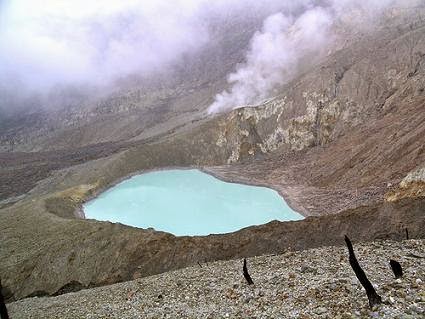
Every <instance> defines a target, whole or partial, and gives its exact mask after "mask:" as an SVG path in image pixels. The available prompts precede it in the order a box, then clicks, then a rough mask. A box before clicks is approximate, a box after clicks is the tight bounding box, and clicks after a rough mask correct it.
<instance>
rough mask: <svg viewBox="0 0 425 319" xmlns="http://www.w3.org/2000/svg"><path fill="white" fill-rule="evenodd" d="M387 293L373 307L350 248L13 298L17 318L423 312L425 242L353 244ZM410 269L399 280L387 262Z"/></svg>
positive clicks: (419, 314)
mask: <svg viewBox="0 0 425 319" xmlns="http://www.w3.org/2000/svg"><path fill="white" fill-rule="evenodd" d="M354 250H355V252H356V254H357V258H358V260H359V262H360V264H361V266H362V267H363V269H364V270H365V272H366V274H367V275H368V277H369V279H370V280H371V282H372V283H373V285H374V286H375V288H376V290H377V292H378V294H380V295H381V297H382V299H383V303H382V305H380V306H378V307H376V308H374V309H370V308H369V306H368V300H367V297H366V294H365V292H364V290H363V288H362V286H361V285H360V283H359V282H358V280H357V279H356V277H355V274H354V272H353V271H352V269H351V267H350V265H349V263H348V253H347V249H346V248H345V247H342V246H341V247H323V248H318V249H310V250H304V251H300V252H293V251H285V252H283V253H282V254H280V255H268V256H260V257H253V258H249V259H248V270H249V272H250V274H251V277H252V279H253V281H254V285H251V286H249V285H247V284H246V282H245V280H244V278H243V276H242V260H231V261H220V262H214V263H208V264H199V265H197V266H193V267H189V268H185V269H181V270H177V271H172V272H167V273H163V274H160V275H156V276H151V277H146V278H142V279H138V280H135V281H129V282H125V283H120V284H115V285H111V286H106V287H100V288H93V289H89V290H82V291H79V292H75V293H69V294H65V295H61V296H58V297H50V298H49V297H46V298H29V299H24V300H21V301H17V302H14V303H11V304H8V308H9V311H10V315H11V317H12V318H406V319H407V318H425V240H406V241H403V242H394V241H375V242H372V243H367V244H365V243H362V244H356V243H354ZM390 259H395V260H398V261H399V262H400V263H401V265H402V267H403V271H404V276H403V277H402V278H401V279H395V278H394V275H393V273H392V271H391V268H390V266H389V260H390Z"/></svg>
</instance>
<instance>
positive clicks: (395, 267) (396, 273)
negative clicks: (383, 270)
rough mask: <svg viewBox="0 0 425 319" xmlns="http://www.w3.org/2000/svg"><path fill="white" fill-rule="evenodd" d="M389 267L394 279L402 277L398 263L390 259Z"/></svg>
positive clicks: (401, 270) (401, 269)
mask: <svg viewBox="0 0 425 319" xmlns="http://www.w3.org/2000/svg"><path fill="white" fill-rule="evenodd" d="M390 266H391V269H392V270H393V273H394V276H395V278H396V279H397V278H401V277H403V268H401V265H400V263H399V262H398V261H396V260H393V259H391V260H390Z"/></svg>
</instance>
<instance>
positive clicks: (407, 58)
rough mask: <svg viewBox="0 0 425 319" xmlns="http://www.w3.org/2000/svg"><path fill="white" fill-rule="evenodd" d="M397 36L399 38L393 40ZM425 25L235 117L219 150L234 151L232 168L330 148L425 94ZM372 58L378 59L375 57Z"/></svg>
mask: <svg viewBox="0 0 425 319" xmlns="http://www.w3.org/2000/svg"><path fill="white" fill-rule="evenodd" d="M394 32H396V34H397V37H395V38H391V35H393V34H394ZM424 33H425V23H424V22H422V23H419V22H418V23H416V24H414V26H412V25H411V24H409V25H407V26H406V25H402V26H399V30H398V31H394V30H393V31H392V32H388V31H387V30H383V31H380V32H378V34H377V35H375V36H376V38H377V39H378V40H377V41H374V42H373V41H372V40H371V39H366V40H365V41H362V42H359V43H357V44H355V45H354V47H350V48H347V49H344V50H342V51H340V52H337V53H336V54H334V55H332V56H330V57H329V58H328V59H327V61H326V62H324V63H323V64H321V65H320V66H319V67H317V68H315V69H314V70H312V71H310V72H309V73H308V74H306V75H304V76H301V77H300V78H298V79H296V80H295V81H293V82H291V83H290V84H289V85H287V86H286V87H285V88H284V89H283V90H282V92H283V93H282V94H281V95H280V96H279V97H276V98H274V99H272V100H270V101H267V102H265V103H264V104H262V105H260V106H258V107H255V108H241V109H238V110H235V111H233V112H232V113H231V114H230V115H229V116H228V117H227V118H225V119H224V120H223V122H222V123H221V124H220V126H219V127H220V129H221V135H220V138H219V139H218V140H217V141H216V143H217V145H224V143H225V142H227V143H231V144H232V145H234V151H233V153H232V155H231V156H230V157H229V158H228V162H229V163H233V162H237V161H239V160H244V159H245V158H249V157H253V156H254V155H256V154H259V153H269V152H273V151H275V150H276V149H278V148H283V149H286V150H293V151H299V150H303V149H305V148H308V147H311V146H315V145H325V144H328V143H329V142H330V141H332V140H335V139H336V138H338V137H339V136H341V135H343V134H345V133H346V132H348V131H350V130H351V129H352V128H354V127H356V126H358V125H359V124H361V123H363V122H365V121H371V120H376V119H378V118H382V117H383V116H385V115H386V114H388V113H389V112H390V111H394V110H397V108H400V107H402V105H403V104H406V103H408V102H411V101H413V100H415V99H420V98H421V97H423V96H424V95H425V92H424V90H425V37H424V36H423V34H424ZM371 52H373V54H371Z"/></svg>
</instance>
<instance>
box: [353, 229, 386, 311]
mask: <svg viewBox="0 0 425 319" xmlns="http://www.w3.org/2000/svg"><path fill="white" fill-rule="evenodd" d="M345 243H346V244H347V248H348V252H349V260H350V265H351V268H353V270H354V273H355V274H356V277H357V279H358V280H359V281H360V283H361V284H362V286H363V288H364V289H365V290H366V294H367V298H368V299H369V306H370V307H371V308H373V307H374V306H375V305H379V304H380V303H382V299H381V296H379V295H378V294H377V293H376V291H375V288H373V286H372V284H371V282H370V281H369V279H367V276H366V274H365V272H364V271H363V269H362V267H360V265H359V262H358V261H357V258H356V255H355V254H354V249H353V245H352V244H351V241H350V239H349V238H348V237H347V236H345Z"/></svg>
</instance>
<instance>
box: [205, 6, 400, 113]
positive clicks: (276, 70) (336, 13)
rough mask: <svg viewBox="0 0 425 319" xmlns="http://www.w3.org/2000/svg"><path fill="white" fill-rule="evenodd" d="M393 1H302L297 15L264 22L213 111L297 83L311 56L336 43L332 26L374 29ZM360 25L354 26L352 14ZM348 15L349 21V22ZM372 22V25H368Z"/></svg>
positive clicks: (255, 100)
mask: <svg viewBox="0 0 425 319" xmlns="http://www.w3.org/2000/svg"><path fill="white" fill-rule="evenodd" d="M395 2H396V1H393V0H383V1H381V0H379V1H378V0H371V1H361V0H330V1H308V2H305V3H302V5H301V6H300V7H299V8H298V11H294V10H293V11H292V12H291V11H289V12H288V11H281V12H279V13H275V14H273V15H271V16H269V17H268V18H266V19H265V21H264V23H263V27H262V29H261V31H259V32H257V33H256V34H255V35H254V36H253V38H252V40H251V44H250V48H249V51H248V53H247V54H246V59H245V62H244V63H243V64H241V65H239V66H238V67H237V69H236V71H235V72H234V73H231V74H230V75H229V76H228V79H227V80H228V83H229V86H230V88H229V89H228V90H225V91H223V92H221V93H219V94H217V95H216V97H215V101H214V103H213V104H212V105H211V106H210V107H209V112H210V113H218V112H223V111H228V110H231V109H235V108H238V107H242V106H249V105H257V104H260V103H261V102H262V101H264V100H265V99H267V98H269V97H271V96H273V94H274V93H275V90H276V89H277V88H278V87H279V86H281V85H283V84H285V83H287V82H288V81H290V80H291V79H293V77H294V75H296V74H297V71H299V68H300V64H301V62H302V61H303V59H305V58H306V57H308V56H312V55H315V56H323V55H324V54H325V53H326V51H327V50H328V49H329V45H330V44H332V43H333V41H334V39H335V35H334V34H333V32H332V31H333V28H332V27H333V26H334V24H335V23H336V22H339V23H341V21H343V20H346V21H349V22H350V23H351V25H350V27H352V28H371V27H372V21H373V19H374V18H375V17H376V16H377V15H378V14H379V13H382V10H384V9H385V8H387V7H388V6H389V5H391V4H394V3H395ZM355 12H357V13H360V14H361V16H362V22H367V23H366V24H362V23H359V21H355V22H353V21H352V19H350V18H349V17H352V16H353V14H354V13H355ZM347 17H348V19H347ZM369 23H370V24H369Z"/></svg>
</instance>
